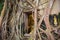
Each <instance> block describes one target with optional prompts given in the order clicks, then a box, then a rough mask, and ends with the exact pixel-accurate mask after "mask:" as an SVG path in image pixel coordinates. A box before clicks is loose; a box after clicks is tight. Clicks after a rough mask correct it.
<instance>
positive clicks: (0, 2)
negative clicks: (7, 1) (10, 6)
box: [0, 0, 4, 14]
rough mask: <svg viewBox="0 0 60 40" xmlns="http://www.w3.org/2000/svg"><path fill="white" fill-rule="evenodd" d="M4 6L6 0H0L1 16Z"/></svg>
mask: <svg viewBox="0 0 60 40" xmlns="http://www.w3.org/2000/svg"><path fill="white" fill-rule="evenodd" d="M3 5H4V0H0V14H1V10H2V8H3Z"/></svg>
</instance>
